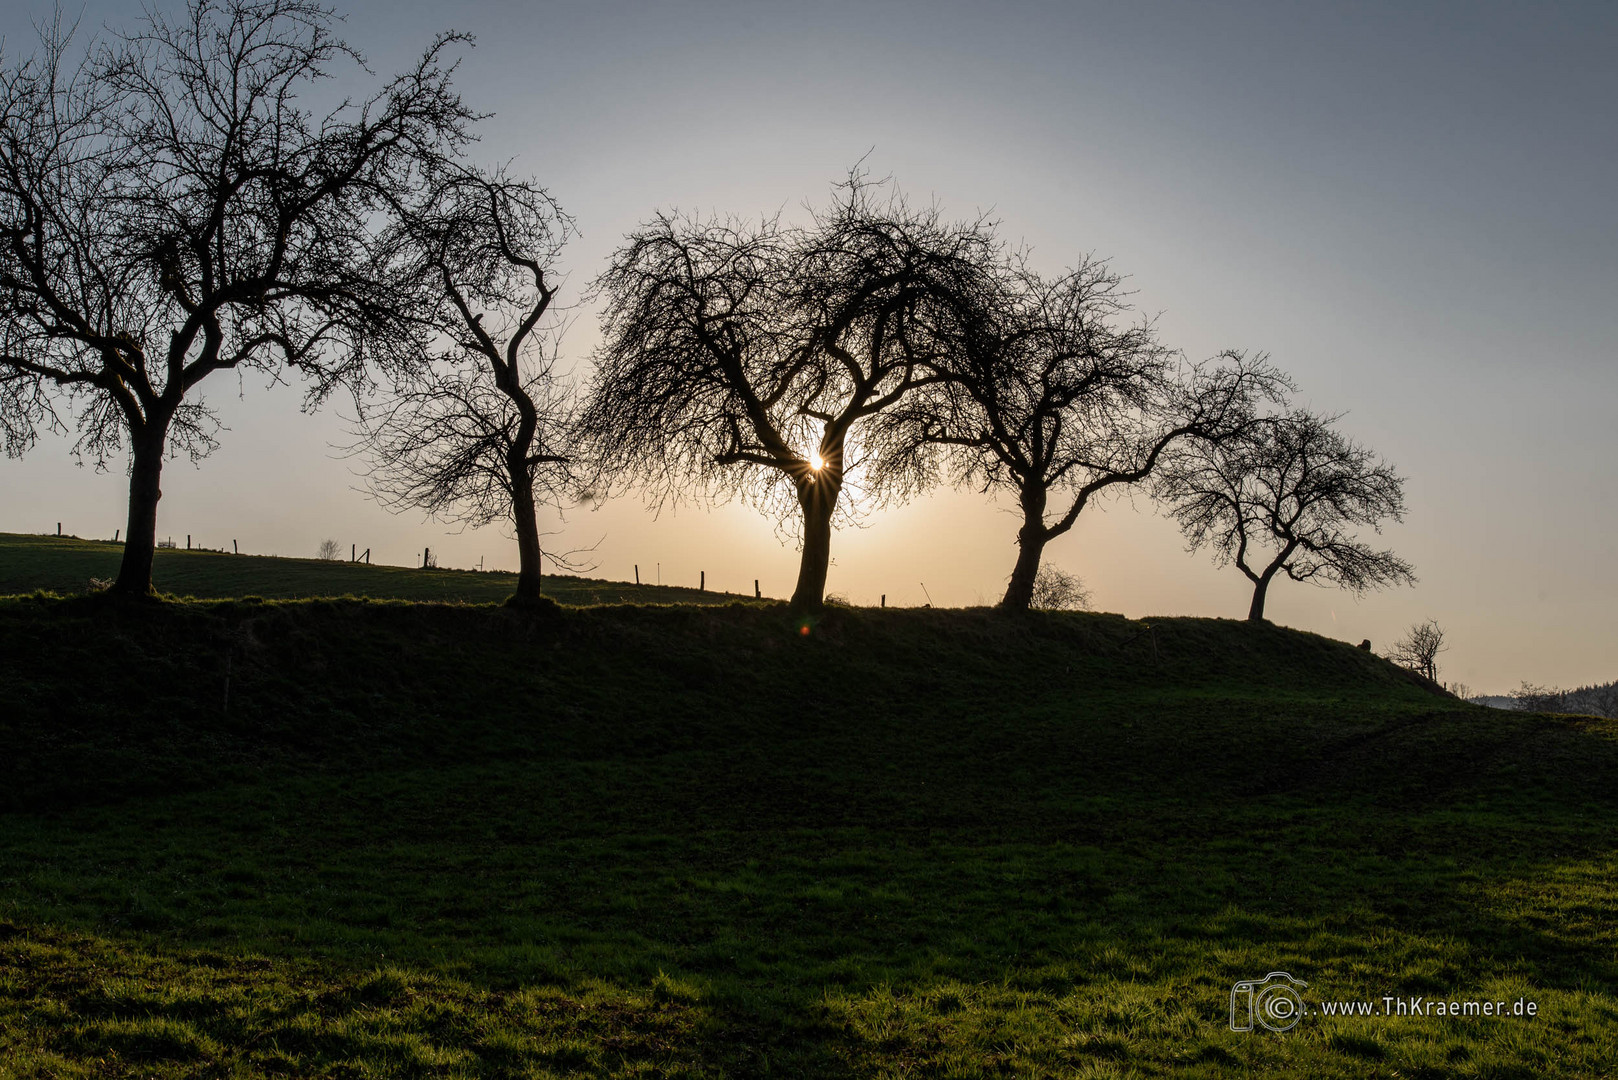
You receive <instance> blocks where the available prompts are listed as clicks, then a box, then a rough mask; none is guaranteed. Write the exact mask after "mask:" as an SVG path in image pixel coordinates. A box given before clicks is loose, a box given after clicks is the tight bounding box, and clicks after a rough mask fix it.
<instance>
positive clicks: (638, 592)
mask: <svg viewBox="0 0 1618 1080" xmlns="http://www.w3.org/2000/svg"><path fill="white" fill-rule="evenodd" d="M123 550H124V549H123V546H122V545H121V544H113V543H109V542H107V541H103V540H81V539H79V538H78V537H75V536H67V537H58V536H24V535H18V534H15V533H0V596H5V595H8V594H16V593H32V592H35V591H40V590H43V591H45V592H53V593H57V594H58V595H61V596H73V595H83V594H86V593H89V592H92V591H94V590H95V588H96V586H94V585H93V584H92V579H99V580H101V581H111V580H112V579H113V578H115V577H117V576H118V562H119V560H120V559H121V558H122V557H123ZM646 573H647V574H648V576H649V574H650V568H649V567H648V568H646ZM152 584H153V587H155V588H156V589H157V590H158V591H159V592H161V593H167V594H169V595H171V596H184V597H195V598H197V599H204V600H220V599H231V598H236V597H243V596H261V597H265V598H267V599H277V600H294V599H301V598H308V597H339V596H366V597H372V598H376V599H389V600H427V601H433V602H437V603H464V604H497V603H500V602H502V601H504V600H505V599H506V598H507V597H509V596H510V595H511V594H512V593H514V592H516V590H517V575H516V574H514V573H506V572H505V571H501V570H490V571H486V572H478V571H473V570H453V569H442V570H440V569H433V570H421V569H413V568H411V567H406V566H380V565H378V566H373V565H370V564H367V563H351V562H349V561H348V553H347V552H345V553H344V557H343V559H342V560H340V561H335V562H327V561H324V560H321V559H289V558H281V557H277V556H270V555H233V554H228V553H226V552H221V551H202V550H195V551H187V550H186V549H184V548H178V549H176V548H159V549H158V551H157V554H156V556H155V558H154V560H153V563H152ZM692 584H693V585H695V584H696V583H695V582H693V583H692ZM544 593H545V595H546V596H548V597H550V598H552V599H553V600H556V601H557V602H558V603H562V604H723V603H729V602H732V601H735V600H736V599H738V597H736V596H734V595H730V594H726V593H722V592H701V591H698V590H697V589H696V588H677V587H675V586H672V585H664V586H658V585H636V584H634V583H632V582H623V581H603V580H601V579H598V578H586V577H578V576H576V575H571V574H546V575H545V579H544ZM749 596H751V594H749Z"/></svg>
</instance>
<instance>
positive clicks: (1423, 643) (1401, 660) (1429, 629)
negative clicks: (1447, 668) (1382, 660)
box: [1388, 619, 1449, 682]
mask: <svg viewBox="0 0 1618 1080" xmlns="http://www.w3.org/2000/svg"><path fill="white" fill-rule="evenodd" d="M1448 648H1449V646H1447V645H1445V644H1444V631H1443V628H1442V627H1440V626H1439V625H1438V622H1437V620H1434V619H1428V620H1426V621H1425V622H1419V623H1417V624H1416V625H1415V626H1412V627H1411V628H1410V631H1409V632H1408V633H1407V634H1405V636H1404V637H1402V638H1400V639H1399V640H1398V641H1396V642H1394V643H1393V648H1392V649H1390V650H1389V651H1388V659H1389V660H1392V661H1393V662H1394V663H1395V664H1398V665H1399V666H1400V667H1407V668H1409V669H1410V670H1411V671H1414V672H1416V673H1417V674H1418V675H1425V676H1426V677H1427V678H1429V679H1431V680H1433V681H1434V682H1437V681H1438V654H1439V653H1441V652H1445V651H1447V650H1448Z"/></svg>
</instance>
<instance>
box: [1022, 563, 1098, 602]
mask: <svg viewBox="0 0 1618 1080" xmlns="http://www.w3.org/2000/svg"><path fill="white" fill-rule="evenodd" d="M1028 606H1029V607H1031V608H1034V609H1035V610H1036V611H1089V610H1090V590H1089V589H1086V588H1085V587H1084V582H1082V581H1080V580H1079V578H1078V575H1076V574H1070V573H1068V572H1067V571H1066V570H1062V569H1060V568H1058V567H1055V566H1045V567H1041V568H1040V571H1039V574H1038V575H1037V576H1036V577H1035V578H1034V595H1033V597H1032V598H1031V599H1030V600H1029V602H1028Z"/></svg>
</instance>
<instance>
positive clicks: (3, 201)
mask: <svg viewBox="0 0 1618 1080" xmlns="http://www.w3.org/2000/svg"><path fill="white" fill-rule="evenodd" d="M333 22H334V16H333V14H332V13H331V12H330V11H329V10H328V9H326V8H323V7H320V6H319V5H317V4H315V3H309V2H304V0H227V2H225V3H214V2H211V0H192V2H191V4H190V5H189V7H188V8H187V9H186V12H185V13H184V15H183V16H181V17H179V18H177V19H174V20H171V19H170V18H169V17H168V16H165V15H163V14H161V13H159V12H157V11H155V10H154V9H148V13H147V15H146V16H145V19H144V22H143V24H142V26H141V28H140V29H139V30H137V31H136V32H134V33H131V34H128V35H123V36H119V37H117V38H115V39H114V40H112V41H111V42H110V43H108V44H105V45H101V46H91V47H89V48H88V49H87V50H85V51H83V52H82V54H79V58H78V59H77V60H75V59H74V56H75V53H74V50H73V49H72V48H71V42H72V37H73V34H72V32H71V29H63V27H62V26H61V25H60V23H58V24H57V25H56V26H54V27H53V28H52V29H50V30H48V31H47V32H46V33H45V34H44V36H43V39H42V41H41V46H40V49H39V51H38V53H37V54H36V55H35V56H33V57H32V58H31V59H28V60H26V61H23V62H21V63H20V64H18V65H16V66H13V67H11V68H10V69H8V70H5V71H4V72H0V417H3V418H4V423H3V425H0V426H3V428H4V432H5V435H6V438H7V447H6V448H7V451H8V453H12V454H17V453H21V452H22V451H23V450H24V449H26V448H27V447H28V446H29V445H31V443H32V442H33V439H34V436H35V433H36V432H37V430H38V429H39V428H40V427H41V426H44V427H46V428H49V429H52V430H57V431H65V430H66V429H67V426H68V424H69V423H70V422H71V423H72V424H74V425H75V426H76V427H77V429H78V434H79V438H78V442H77V443H76V444H75V447H74V452H75V454H77V455H80V456H81V457H83V456H88V457H90V458H91V459H93V460H94V461H95V463H96V464H97V466H98V467H103V466H104V465H105V463H106V462H107V461H108V460H109V459H110V458H111V457H113V456H114V455H116V454H119V453H121V452H122V450H123V448H124V442H125V440H126V439H127V441H128V450H129V454H130V459H129V516H128V526H127V529H126V530H125V537H126V539H125V544H124V552H123V561H122V565H121V566H120V568H119V572H118V577H117V579H116V581H115V582H114V585H113V590H114V592H115V593H118V594H123V595H131V594H134V595H145V594H147V593H149V592H150V590H151V566H152V552H153V548H154V546H155V540H156V527H157V508H158V499H159V498H160V497H161V487H160V481H161V475H162V468H163V460H164V458H165V456H166V455H168V454H170V453H177V452H180V451H184V452H186V453H188V454H189V455H190V456H191V457H192V459H193V460H196V459H199V458H201V457H203V456H205V455H206V454H207V453H209V452H210V451H211V450H212V449H213V448H214V446H215V445H216V443H215V439H214V434H215V432H216V431H217V427H218V425H217V423H216V421H215V419H214V415H213V413H212V412H211V411H210V410H209V408H208V407H207V405H206V403H205V402H204V401H203V400H202V398H201V396H200V394H201V391H200V390H199V389H198V388H199V386H200V385H201V384H202V383H203V381H204V380H205V379H207V378H208V377H209V376H210V375H213V374H214V373H215V372H219V371H230V370H237V371H242V370H249V369H251V370H258V371H260V372H263V373H265V374H267V375H268V376H269V377H270V378H271V379H274V380H280V379H282V378H284V377H285V376H286V374H287V373H289V372H298V373H300V374H302V375H303V376H304V377H305V378H306V379H307V380H308V390H307V397H306V405H311V406H312V405H314V404H318V403H319V402H321V401H322V400H324V399H325V398H326V397H327V396H328V395H329V394H331V393H332V392H333V391H334V390H335V389H337V388H338V387H341V386H347V387H349V388H351V389H353V388H357V387H359V386H360V385H361V384H363V383H364V382H365V381H366V380H367V378H368V377H370V375H371V374H372V373H373V372H377V371H390V372H391V371H397V370H400V369H401V368H403V367H404V366H407V365H408V364H410V363H411V362H413V358H414V357H415V356H416V355H417V354H418V353H419V347H418V343H417V340H416V338H417V328H416V327H415V326H414V325H413V323H412V320H411V318H410V312H409V311H408V306H409V304H408V299H409V293H408V291H407V290H404V289H402V288H401V287H402V286H403V285H404V284H405V281H404V279H403V278H402V277H401V276H400V275H401V273H402V271H401V270H400V268H399V267H398V266H397V265H396V264H395V261H394V259H393V257H392V256H393V253H392V252H390V251H389V250H388V249H387V248H386V246H385V245H384V244H382V243H381V242H380V237H379V235H378V232H377V230H376V229H374V228H373V224H374V218H375V214H376V212H377V211H378V210H379V209H381V208H382V207H383V205H384V204H385V202H386V199H385V198H384V196H386V195H387V194H389V193H392V192H396V191H399V190H401V189H406V188H408V187H409V186H410V185H411V184H412V183H414V182H415V177H416V174H415V173H414V172H413V170H412V168H411V162H412V161H413V160H414V159H415V158H417V157H418V156H419V155H422V154H429V155H443V154H446V153H451V152H453V151H454V150H455V149H456V148H458V147H459V146H460V145H462V144H463V143H464V141H465V140H466V138H467V133H466V127H467V124H468V123H469V122H470V120H471V119H472V117H471V114H470V113H469V112H468V111H467V110H466V109H465V108H464V107H463V106H462V104H461V102H460V100H459V99H458V98H457V97H456V96H455V94H454V93H453V91H452V89H451V85H450V68H449V67H447V66H446V65H445V64H444V63H443V62H442V60H441V57H442V54H443V52H444V49H445V48H446V46H447V45H448V44H449V43H450V42H451V41H453V40H454V39H453V38H451V37H444V38H440V39H439V40H438V41H437V42H435V43H434V44H433V46H432V47H431V48H429V49H428V50H427V52H426V53H425V54H424V55H423V57H422V58H421V60H420V61H419V62H418V63H417V64H416V66H415V67H414V68H412V69H410V70H409V71H407V72H405V73H404V74H402V75H400V76H399V77H397V78H395V79H393V80H391V81H389V82H388V83H386V85H384V86H383V87H382V88H381V89H380V90H378V91H377V92H376V93H375V94H373V95H372V96H370V97H369V98H367V99H365V100H364V101H362V102H360V103H357V104H355V103H344V104H342V105H340V106H339V107H337V108H336V109H335V110H333V111H331V112H329V113H326V114H325V115H317V114H314V113H312V112H310V111H309V110H308V109H307V108H305V107H304V106H303V105H302V102H301V98H300V95H301V94H305V93H307V92H308V91H309V89H310V87H311V85H312V84H313V83H315V82H316V81H318V80H320V79H323V78H326V77H329V76H330V75H331V74H333V71H334V69H335V68H337V67H339V66H348V67H351V68H353V69H356V70H358V69H360V68H361V61H360V58H359V56H358V55H357V54H356V53H355V52H354V51H353V50H352V49H350V48H349V47H348V46H347V45H346V44H345V43H343V42H342V41H341V40H340V39H338V38H336V37H334V36H333V32H332V29H333Z"/></svg>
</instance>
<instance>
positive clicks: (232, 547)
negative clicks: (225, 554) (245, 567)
mask: <svg viewBox="0 0 1618 1080" xmlns="http://www.w3.org/2000/svg"><path fill="white" fill-rule="evenodd" d="M230 550H231V554H233V555H240V554H241V553H242V549H241V548H239V547H237V546H236V541H234V540H232V541H231V542H230Z"/></svg>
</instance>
